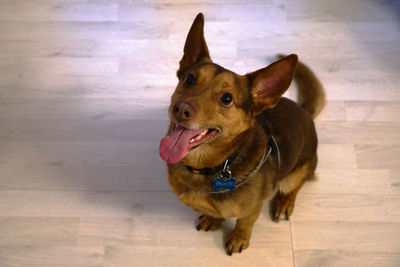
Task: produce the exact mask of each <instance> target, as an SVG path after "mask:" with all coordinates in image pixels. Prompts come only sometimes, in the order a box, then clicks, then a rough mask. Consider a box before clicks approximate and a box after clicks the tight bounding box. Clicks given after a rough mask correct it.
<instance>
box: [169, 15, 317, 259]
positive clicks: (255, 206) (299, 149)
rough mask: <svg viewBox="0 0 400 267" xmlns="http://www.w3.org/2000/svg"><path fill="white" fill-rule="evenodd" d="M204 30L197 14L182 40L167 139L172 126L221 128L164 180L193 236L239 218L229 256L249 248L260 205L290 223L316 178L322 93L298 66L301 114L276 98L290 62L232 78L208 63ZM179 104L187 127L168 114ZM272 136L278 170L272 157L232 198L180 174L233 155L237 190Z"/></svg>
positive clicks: (207, 181) (206, 181)
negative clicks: (227, 102) (194, 222)
mask: <svg viewBox="0 0 400 267" xmlns="http://www.w3.org/2000/svg"><path fill="white" fill-rule="evenodd" d="M203 24H204V18H203V15H202V14H199V15H198V16H197V17H196V19H195V21H194V22H193V25H192V27H191V30H190V32H189V34H188V37H187V40H186V44H185V48H184V56H183V58H182V60H181V61H180V68H179V70H178V72H177V75H178V78H179V83H178V85H177V88H176V90H175V92H174V94H173V96H172V98H171V106H170V109H169V114H170V118H171V126H170V129H169V131H168V132H170V131H171V128H172V125H173V124H174V123H179V124H181V125H183V126H184V127H186V128H191V129H203V128H216V127H219V128H220V129H222V132H221V133H220V135H219V136H217V137H216V138H215V139H213V140H211V141H210V142H206V143H204V144H202V145H200V146H199V147H197V148H194V149H192V150H190V151H189V152H188V153H187V154H186V156H185V157H184V158H183V159H182V160H181V162H179V163H176V164H168V177H169V183H170V185H171V187H172V189H173V191H174V192H175V194H176V195H177V196H178V198H179V200H180V201H181V202H182V203H184V204H186V205H188V206H190V207H192V208H193V209H194V210H195V211H196V212H198V213H200V214H202V215H201V216H200V218H199V223H198V226H197V229H198V230H200V229H203V230H206V231H207V230H216V229H218V227H219V226H220V225H221V222H222V221H223V220H224V218H229V217H236V218H238V219H237V223H236V226H235V228H234V230H233V231H232V233H231V234H230V235H229V236H228V238H227V240H226V250H227V253H228V254H229V255H231V254H232V253H233V252H241V251H242V250H243V249H245V248H247V247H248V246H249V243H250V236H251V232H252V227H253V224H254V222H255V221H256V219H257V218H258V216H259V214H260V212H261V208H262V204H263V200H266V199H272V201H271V215H272V219H273V220H274V221H279V218H280V216H281V215H282V216H284V217H286V218H289V216H290V215H291V213H292V211H293V207H294V203H295V199H296V195H297V192H298V191H299V189H300V188H301V186H302V185H303V183H304V182H305V181H306V180H308V179H310V178H312V177H313V175H314V170H315V168H316V165H317V155H316V150H317V135H316V132H315V127H314V123H313V120H312V118H313V117H315V116H316V114H317V113H318V112H319V111H320V110H321V109H322V106H323V103H324V93H323V89H322V86H321V85H320V83H319V82H318V80H317V79H316V78H315V76H314V75H313V74H312V72H311V71H310V70H309V69H308V68H307V67H306V66H304V65H303V64H301V63H299V66H300V67H299V69H298V72H297V73H296V79H298V80H299V81H300V84H301V86H302V88H301V90H299V98H300V99H301V101H302V102H301V103H302V106H303V107H301V106H299V105H298V104H296V103H295V102H293V101H291V100H289V99H286V98H281V96H282V94H283V93H284V92H285V91H286V89H287V88H288V87H289V85H290V82H291V80H292V78H293V76H294V73H295V70H296V64H297V56H295V55H290V56H288V57H282V59H281V60H279V61H278V62H276V63H274V64H272V65H270V66H268V67H266V68H264V69H261V70H258V71H256V72H253V73H250V74H247V75H238V74H235V73H233V72H231V71H229V70H226V69H224V68H222V67H221V66H218V65H216V64H214V63H212V61H211V59H210V56H209V53H208V48H207V45H206V43H205V40H204V35H203ZM188 74H192V75H193V76H194V77H195V80H196V82H195V84H194V85H192V86H186V85H185V79H186V77H187V75H188ZM307 86H308V87H309V88H310V89H309V91H307V88H306V87H307ZM224 92H229V93H231V94H232V95H233V98H234V104H233V105H232V106H230V107H226V106H224V105H222V104H221V103H220V102H219V98H220V96H221V94H223V93H224ZM177 102H184V103H185V105H188V106H190V107H191V109H192V110H193V111H194V112H193V116H192V117H191V118H190V119H189V120H185V121H182V120H180V119H179V118H177V116H176V114H175V113H174V111H173V107H174V105H175V104H176V103H177ZM271 135H272V136H274V137H275V139H276V140H277V143H278V145H279V148H280V153H281V162H280V167H278V161H277V157H276V156H271V157H269V158H268V160H267V161H266V162H265V163H264V165H263V166H262V167H261V169H260V170H259V171H258V172H257V173H256V175H254V176H253V177H252V178H251V179H248V180H246V182H245V183H244V184H243V185H242V186H241V187H239V188H237V189H236V190H234V191H232V192H225V193H220V194H210V193H209V191H212V190H211V187H212V183H213V178H214V177H212V176H203V175H198V174H194V173H192V172H190V171H188V170H187V168H186V167H185V164H186V165H190V166H193V167H195V168H204V167H214V166H216V165H219V164H221V163H222V162H224V160H226V158H228V157H229V155H231V154H232V153H234V152H236V151H238V152H239V155H238V157H237V158H236V159H235V160H234V161H233V162H232V164H231V165H230V169H231V171H232V173H233V175H234V177H235V178H237V180H238V181H237V184H238V183H240V182H241V181H244V180H245V179H246V177H247V176H248V175H249V174H250V173H251V172H252V171H253V170H254V169H256V167H257V165H258V164H259V162H260V160H261V158H262V156H263V153H264V150H265V148H266V147H267V148H268V146H269V144H268V142H267V140H268V137H269V136H271ZM274 194H275V196H274Z"/></svg>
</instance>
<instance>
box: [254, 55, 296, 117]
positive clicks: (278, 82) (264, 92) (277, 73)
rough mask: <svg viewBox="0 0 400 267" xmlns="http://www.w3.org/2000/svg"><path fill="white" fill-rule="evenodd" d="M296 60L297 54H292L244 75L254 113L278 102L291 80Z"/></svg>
mask: <svg viewBox="0 0 400 267" xmlns="http://www.w3.org/2000/svg"><path fill="white" fill-rule="evenodd" d="M297 61H298V58H297V55H295V54H292V55H289V56H287V57H284V58H283V59H281V60H279V61H277V62H275V63H272V64H271V65H269V66H268V67H265V68H263V69H260V70H257V71H255V72H252V73H249V74H247V75H246V77H247V79H248V81H249V86H250V91H251V94H252V96H253V102H254V108H253V111H254V113H255V114H258V113H260V112H261V111H263V110H264V109H267V108H272V107H274V106H275V105H276V104H277V103H278V101H279V99H280V98H281V96H282V95H283V94H284V93H285V92H286V90H287V89H288V88H289V86H290V83H291V82H292V79H293V75H294V73H295V71H296V66H297Z"/></svg>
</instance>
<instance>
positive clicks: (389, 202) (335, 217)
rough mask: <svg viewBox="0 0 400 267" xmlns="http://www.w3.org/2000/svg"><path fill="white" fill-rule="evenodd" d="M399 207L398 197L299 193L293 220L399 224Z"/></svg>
mask: <svg viewBox="0 0 400 267" xmlns="http://www.w3.org/2000/svg"><path fill="white" fill-rule="evenodd" d="M300 192H301V191H300ZM399 205H400V197H399V196H398V195H386V194H385V195H379V194H301V193H299V195H298V197H297V200H296V207H295V209H294V210H295V211H294V213H293V216H292V217H291V220H293V221H294V222H295V223H297V222H299V221H356V222H360V221H361V222H382V221H385V222H400V211H399V208H398V207H399ZM310 211H312V212H310ZM382 218H384V219H382Z"/></svg>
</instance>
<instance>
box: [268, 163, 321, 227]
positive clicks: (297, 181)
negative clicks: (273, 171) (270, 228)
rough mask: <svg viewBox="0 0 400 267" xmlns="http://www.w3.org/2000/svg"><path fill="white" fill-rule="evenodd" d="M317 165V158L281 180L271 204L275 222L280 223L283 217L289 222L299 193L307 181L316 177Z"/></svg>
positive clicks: (272, 216)
mask: <svg viewBox="0 0 400 267" xmlns="http://www.w3.org/2000/svg"><path fill="white" fill-rule="evenodd" d="M316 165H317V158H316V157H315V158H313V159H312V160H310V161H308V162H307V163H305V164H303V165H301V166H300V167H297V168H296V169H294V170H293V171H292V172H291V173H290V174H289V175H287V176H286V177H284V178H283V179H281V180H279V182H278V191H277V192H276V195H275V196H274V197H273V198H272V199H271V202H270V211H271V218H272V220H273V221H275V222H279V219H280V217H281V216H284V217H285V218H286V219H287V220H289V217H290V215H292V213H293V209H294V204H295V201H296V196H297V193H298V192H299V190H300V188H301V187H302V186H303V184H304V182H305V181H307V180H310V179H312V178H313V177H314V170H315V167H316Z"/></svg>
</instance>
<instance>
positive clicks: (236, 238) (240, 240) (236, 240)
mask: <svg viewBox="0 0 400 267" xmlns="http://www.w3.org/2000/svg"><path fill="white" fill-rule="evenodd" d="M249 245H250V237H249V236H248V235H245V234H244V233H242V231H237V230H236V229H234V230H233V231H232V233H230V235H229V236H228V238H227V241H226V243H225V248H226V253H227V254H228V255H229V256H232V253H235V252H238V253H242V250H243V249H246V248H248V247H249Z"/></svg>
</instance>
